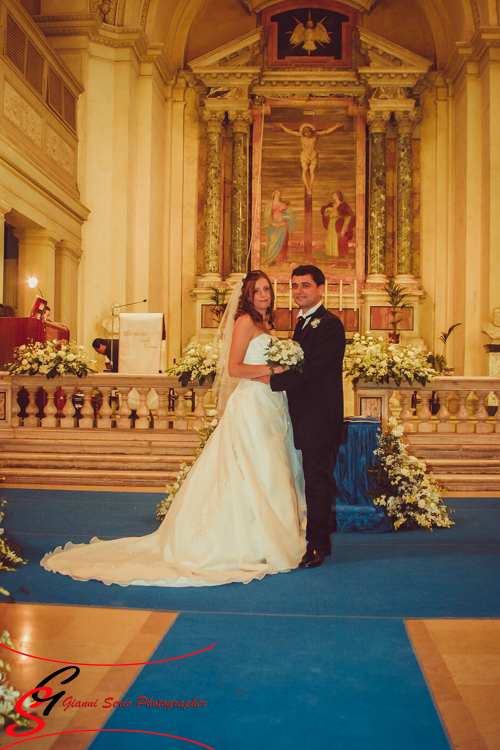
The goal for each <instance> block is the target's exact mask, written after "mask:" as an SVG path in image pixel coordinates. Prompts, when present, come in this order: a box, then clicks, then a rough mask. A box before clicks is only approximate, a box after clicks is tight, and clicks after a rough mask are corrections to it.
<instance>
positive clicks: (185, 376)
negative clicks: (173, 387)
mask: <svg viewBox="0 0 500 750" xmlns="http://www.w3.org/2000/svg"><path fill="white" fill-rule="evenodd" d="M220 346H221V345H220V343H219V344H218V345H214V344H213V343H210V344H200V343H199V342H198V341H193V342H192V343H191V344H189V345H188V346H187V347H186V348H185V349H184V351H183V353H182V357H181V358H180V360H179V361H178V362H176V363H175V364H174V366H173V367H170V368H169V369H168V370H166V373H167V375H178V376H179V381H180V383H181V384H182V387H183V388H186V386H188V385H192V384H193V383H194V382H195V380H198V381H199V383H200V385H203V383H204V382H205V380H206V381H207V382H208V383H213V382H214V379H215V375H216V372H217V362H218V360H219V354H220Z"/></svg>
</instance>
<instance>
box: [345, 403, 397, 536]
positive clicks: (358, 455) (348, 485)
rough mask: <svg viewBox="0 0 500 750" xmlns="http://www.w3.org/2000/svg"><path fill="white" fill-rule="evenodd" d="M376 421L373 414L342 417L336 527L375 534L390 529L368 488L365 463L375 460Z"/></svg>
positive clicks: (369, 464)
mask: <svg viewBox="0 0 500 750" xmlns="http://www.w3.org/2000/svg"><path fill="white" fill-rule="evenodd" d="M379 427H380V422H379V420H378V419H375V418H374V417H346V418H345V419H344V432H343V436H342V437H343V439H342V444H341V446H340V448H339V452H338V456H337V464H336V467H335V472H334V475H333V476H334V480H335V485H336V496H335V508H334V510H335V515H336V531H337V532H340V533H347V532H352V531H358V532H363V533H371V534H378V533H381V532H385V531H392V530H393V525H392V522H391V521H390V520H389V519H388V518H387V516H386V515H385V513H384V511H383V510H382V507H381V506H376V505H374V504H373V499H372V498H371V497H370V496H369V494H368V492H369V490H370V489H373V488H374V483H373V481H372V480H371V479H370V477H369V475H368V472H367V467H368V466H371V465H373V464H374V463H375V458H376V456H374V455H373V452H374V451H375V450H376V449H377V447H378V442H377V431H378V429H379Z"/></svg>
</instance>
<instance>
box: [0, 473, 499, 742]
mask: <svg viewBox="0 0 500 750" xmlns="http://www.w3.org/2000/svg"><path fill="white" fill-rule="evenodd" d="M41 488H42V485H41ZM43 488H45V487H44V486H43ZM75 489H76V488H75ZM78 489H91V488H88V487H79V488H78ZM100 489H104V488H100ZM109 489H112V488H109ZM113 489H114V488H113ZM141 489H142V490H144V491H151V490H147V489H146V488H141ZM120 491H122V492H123V491H124V488H122V487H121V488H120ZM130 491H134V492H136V491H137V488H135V487H134V488H130ZM489 496H491V493H489ZM177 614H178V613H175V612H151V611H142V610H135V609H134V610H125V609H115V608H109V609H106V608H99V607H70V606H56V605H42V604H11V603H0V623H1V624H0V629H1V630H8V631H9V633H10V634H11V637H12V638H13V640H14V641H15V647H16V649H18V650H19V651H23V652H25V653H27V654H37V655H43V656H44V658H45V659H53V660H58V661H69V662H71V663H75V662H80V663H85V664H87V663H90V662H91V663H92V664H96V663H99V664H101V666H88V667H86V668H85V670H82V673H81V675H79V677H78V692H77V693H76V688H75V696H74V697H75V699H76V698H77V699H78V700H79V701H80V702H86V701H90V702H96V704H97V705H96V706H95V707H89V706H85V707H77V706H74V707H72V706H67V707H65V710H63V711H57V712H56V711H54V713H53V715H52V714H51V720H50V732H51V733H55V732H62V731H71V730H78V729H85V730H87V729H89V728H95V729H97V728H99V727H100V726H102V725H103V723H104V722H105V721H106V719H107V717H108V716H109V714H110V711H111V708H109V707H103V703H105V702H106V699H108V704H109V703H111V702H112V701H111V699H112V700H113V701H115V700H119V699H120V697H121V696H122V695H123V694H124V692H125V691H126V689H127V687H128V686H129V685H130V684H131V683H132V682H133V680H134V679H135V677H136V675H137V674H138V671H139V670H140V669H141V666H138V665H137V664H136V663H137V662H145V661H147V660H148V658H149V657H150V655H151V654H152V653H153V652H154V650H155V648H156V646H157V644H158V643H159V642H160V641H161V640H162V638H163V637H164V636H165V634H166V633H167V631H168V629H169V628H170V627H171V625H172V623H173V622H174V621H175V619H176V617H177ZM405 622H406V628H407V631H408V634H409V637H410V639H411V641H412V644H413V648H414V651H415V654H416V656H417V658H418V660H419V662H420V665H421V668H422V671H423V673H424V675H425V678H426V681H427V684H428V686H429V690H430V691H431V694H432V696H433V699H434V702H435V705H436V707H437V709H438V712H439V714H440V716H441V719H442V722H443V724H444V726H445V727H446V730H447V732H448V735H449V737H450V739H451V742H452V744H453V747H454V748H456V750H500V620H489V619H488V620H483V619H477V620H476V619H466V620H462V619H456V620H455V619H432V620H423V619H410V620H406V621H405ZM2 652H4V653H2V654H0V659H3V660H4V661H8V662H9V663H10V665H11V668H12V674H15V676H16V680H15V687H16V689H17V690H20V691H23V692H25V691H28V690H30V689H31V688H32V687H33V686H35V685H37V684H38V682H39V681H40V680H42V679H43V678H44V677H46V676H47V674H48V673H49V672H50V671H51V669H52V668H53V669H52V671H55V670H56V669H58V668H60V667H62V666H64V665H61V664H59V665H58V664H57V663H56V661H54V662H53V663H52V662H49V663H48V662H47V661H42V660H37V659H31V658H28V657H27V656H21V655H18V654H14V653H9V652H6V651H4V649H2ZM132 663H133V664H135V666H119V667H118V666H112V665H118V664H126V665H130V664H132ZM102 664H105V665H104V666H103V665H102ZM65 688H66V691H67V693H66V696H65V698H68V697H69V696H71V695H72V693H71V689H70V683H69V684H68V685H67V686H65ZM90 716H91V721H90V720H89V717H90ZM47 728H48V727H47ZM44 731H47V730H44ZM93 736H94V735H93V734H92V733H91V732H87V731H86V732H82V733H75V734H71V735H69V734H67V735H63V736H53V737H46V738H45V739H42V738H37V741H36V750H49V748H54V749H56V750H83V749H84V748H86V747H88V745H89V743H90V742H91V740H92V737H93ZM14 741H15V740H14V739H13V738H11V737H8V736H7V735H6V734H5V732H0V748H3V747H5V746H7V745H9V744H11V743H12V742H14ZM33 744H34V743H33Z"/></svg>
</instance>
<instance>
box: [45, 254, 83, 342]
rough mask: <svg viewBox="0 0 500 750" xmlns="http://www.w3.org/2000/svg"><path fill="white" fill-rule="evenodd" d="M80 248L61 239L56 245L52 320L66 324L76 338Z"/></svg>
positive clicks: (72, 336) (73, 337)
mask: <svg viewBox="0 0 500 750" xmlns="http://www.w3.org/2000/svg"><path fill="white" fill-rule="evenodd" d="M81 257H82V250H81V249H80V248H79V247H77V246H76V245H74V244H73V243H72V242H68V241H67V240H62V241H61V242H59V243H58V244H57V245H56V268H55V299H54V313H53V318H52V320H57V322H58V323H64V325H66V326H68V328H69V330H70V333H71V338H72V339H76V338H77V330H76V327H77V323H78V266H79V264H80V258H81Z"/></svg>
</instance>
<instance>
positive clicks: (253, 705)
mask: <svg viewBox="0 0 500 750" xmlns="http://www.w3.org/2000/svg"><path fill="white" fill-rule="evenodd" d="M207 643H210V644H211V643H214V644H215V648H213V649H211V650H210V651H208V652H206V653H204V654H200V655H198V656H195V657H192V658H190V659H185V660H180V661H175V662H170V663H169V664H167V665H154V666H148V667H145V668H144V669H143V670H142V672H141V673H140V675H139V676H138V678H137V679H136V681H135V682H134V683H133V684H132V686H131V687H130V689H129V690H128V691H127V693H126V695H125V697H124V699H123V700H125V701H127V700H130V701H131V703H132V705H131V707H122V708H117V709H116V710H115V711H114V713H113V714H112V716H110V718H109V719H108V721H107V723H106V724H105V728H106V729H113V728H114V729H134V730H146V731H152V732H165V733H169V734H173V735H176V736H180V737H185V738H188V739H190V740H195V741H196V742H201V743H203V744H205V745H208V746H210V747H213V748H216V750H240V749H241V750H249V749H250V748H251V749H252V750H269V748H272V749H273V750H304V749H306V750H307V749H308V748H315V749H316V748H318V750H323V749H326V748H332V750H333V748H336V749H337V750H366V749H367V748H369V749H370V750H401V748H404V749H405V750H421V748H426V750H449V747H450V745H449V744H448V741H447V739H446V736H445V734H444V732H443V729H442V727H441V724H440V721H439V718H438V716H437V714H436V711H435V709H434V706H433V704H432V700H431V698H430V696H429V693H428V691H427V687H426V684H425V681H424V678H423V677H422V674H421V672H420V668H419V666H418V663H417V660H416V658H415V656H414V654H413V651H412V649H411V646H410V643H409V640H408V637H407V634H406V631H405V627H404V624H403V623H402V622H400V621H393V620H367V619H348V620H347V619H346V620H336V619H334V620H332V619H328V618H317V617H307V618H304V617H265V616H244V615H224V616H223V615H211V614H204V615H194V614H181V615H180V616H179V618H178V619H177V621H176V622H175V624H174V626H173V627H172V628H171V630H170V631H169V633H168V634H167V636H166V637H165V639H164V640H163V642H162V643H161V644H160V646H159V647H158V649H157V650H156V652H155V655H154V657H153V658H155V659H165V658H168V657H170V656H174V655H176V654H179V653H189V652H190V651H191V652H192V651H196V650H197V649H199V648H201V647H203V646H204V645H205V644H207ZM138 696H146V697H147V698H149V697H151V698H152V699H153V700H158V699H160V700H164V701H174V700H176V701H181V700H182V701H186V700H192V699H194V698H195V696H196V697H197V698H198V700H199V701H203V700H204V701H206V706H205V707H200V708H187V709H185V710H182V709H180V708H176V707H172V708H170V710H169V711H167V709H166V708H165V707H152V706H151V707H146V706H140V707H137V697H138ZM91 747H92V750H101V748H102V749H103V750H104V748H120V750H137V748H148V750H156V748H158V750H160V748H161V749H162V750H169V748H172V750H177V749H178V750H180V749H181V748H186V750H187V748H189V747H193V748H194V747H196V746H195V745H191V744H190V743H185V742H181V741H180V740H174V739H168V738H163V737H154V736H152V735H142V736H141V735H139V734H123V733H117V734H112V733H103V734H101V735H98V736H97V738H96V739H95V740H94V742H93V743H92V745H91Z"/></svg>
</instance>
